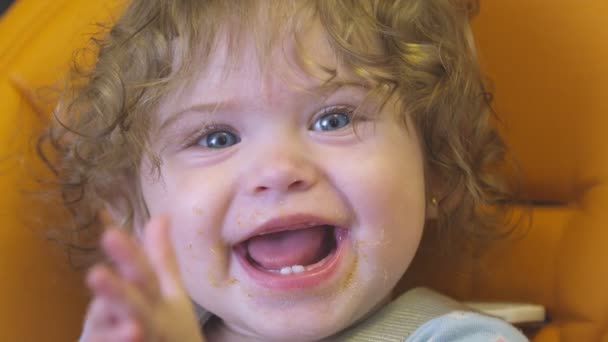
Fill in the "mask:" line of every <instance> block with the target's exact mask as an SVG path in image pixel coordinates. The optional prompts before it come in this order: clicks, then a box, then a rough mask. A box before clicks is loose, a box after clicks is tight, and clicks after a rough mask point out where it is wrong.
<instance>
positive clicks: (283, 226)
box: [235, 213, 338, 245]
mask: <svg viewBox="0 0 608 342" xmlns="http://www.w3.org/2000/svg"><path fill="white" fill-rule="evenodd" d="M327 225H329V226H334V227H337V226H338V223H337V222H335V221H334V220H331V219H328V218H326V217H321V216H319V215H312V214H304V213H298V214H291V215H284V216H278V217H274V218H271V219H269V220H267V221H265V222H263V223H262V224H260V225H259V226H257V227H255V229H253V230H251V231H250V232H249V233H248V234H247V235H245V236H244V237H242V238H241V239H239V241H238V242H237V243H236V244H235V245H238V244H240V243H243V242H245V241H247V240H249V239H251V238H252V237H255V236H259V235H264V234H270V233H274V232H282V231H287V230H296V229H302V228H309V227H315V226H327Z"/></svg>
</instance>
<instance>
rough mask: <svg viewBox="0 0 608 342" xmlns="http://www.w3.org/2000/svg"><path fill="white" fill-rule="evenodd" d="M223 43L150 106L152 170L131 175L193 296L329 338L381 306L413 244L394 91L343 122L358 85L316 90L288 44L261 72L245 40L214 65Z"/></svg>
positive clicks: (273, 327) (250, 323)
mask: <svg viewBox="0 0 608 342" xmlns="http://www.w3.org/2000/svg"><path fill="white" fill-rule="evenodd" d="M304 37H306V39H307V40H305V41H304V42H303V44H304V47H305V48H306V49H307V50H308V51H309V52H310V53H311V55H312V56H314V57H315V58H317V62H319V63H321V64H322V65H332V63H334V64H335V62H334V61H333V59H332V58H331V56H332V55H331V53H330V51H329V48H328V47H327V46H326V45H325V43H324V40H323V35H322V34H321V33H320V31H319V30H318V31H314V32H310V33H309V34H307V35H304ZM226 53H227V52H226V51H225V44H222V43H220V44H219V46H218V47H217V49H216V50H215V52H214V54H213V55H212V56H211V60H210V61H209V64H208V65H207V66H206V67H205V69H204V70H203V71H202V72H201V74H200V75H197V81H196V82H195V83H194V85H193V86H192V87H190V88H188V89H185V90H184V91H181V92H179V93H178V94H175V95H172V96H169V97H168V98H167V99H166V100H165V101H164V102H163V103H162V104H161V108H160V111H159V113H158V117H157V120H158V126H157V127H155V128H154V129H155V131H154V132H153V135H152V137H153V139H152V140H153V141H152V144H153V145H152V148H153V150H154V151H155V152H156V153H158V154H159V156H160V157H161V158H162V166H161V173H162V175H161V178H160V179H157V178H155V177H153V176H149V175H150V173H149V172H147V170H144V171H143V172H142V176H141V182H142V189H143V195H144V198H145V200H146V204H147V205H148V208H149V210H150V213H151V214H152V215H156V214H161V213H166V214H168V215H169V216H170V218H171V223H172V238H173V242H174V244H175V249H176V251H177V257H178V261H179V264H180V267H181V271H182V276H183V280H184V282H185V285H186V287H187V289H188V291H189V293H190V295H191V297H192V298H193V300H194V301H196V302H197V303H198V304H200V305H202V306H203V307H205V308H206V309H208V310H210V311H211V312H213V313H214V314H216V315H218V316H219V317H221V318H222V319H223V320H224V323H225V324H226V326H227V327H228V328H230V329H232V330H233V331H238V332H239V333H241V334H245V335H251V336H258V337H260V338H261V339H262V340H272V339H275V340H287V339H288V338H291V339H294V340H299V339H301V340H311V339H320V338H323V337H326V336H329V335H331V334H334V333H336V332H338V331H340V330H342V329H344V328H346V327H347V326H349V325H351V324H353V323H354V322H355V321H357V320H358V319H360V318H362V316H363V315H365V314H366V313H369V312H370V311H371V310H373V309H374V308H376V307H377V306H378V305H380V304H381V303H382V302H383V300H385V299H386V298H387V296H388V295H389V294H390V291H391V289H392V288H393V286H394V285H395V283H396V282H397V281H398V279H399V278H400V277H401V276H402V274H403V273H404V271H405V270H406V269H407V267H408V265H409V264H410V261H411V259H412V257H413V255H414V253H415V251H416V248H417V246H418V243H419V240H420V236H421V232H422V227H423V223H424V219H425V198H424V181H423V161H422V155H421V148H420V145H419V140H418V137H417V136H416V132H415V129H413V125H410V126H409V129H407V130H406V129H405V127H404V125H403V124H401V123H399V118H398V117H399V116H398V112H399V111H400V110H401V109H400V108H399V105H398V104H397V101H395V99H391V100H390V101H389V102H388V103H387V105H386V106H384V107H383V109H382V111H381V112H380V113H379V114H378V113H369V112H366V108H367V110H374V111H376V110H377V109H375V108H373V106H369V107H363V108H362V109H361V111H362V113H361V116H362V117H363V118H362V120H361V121H359V122H357V124H356V125H357V130H356V132H355V131H353V129H352V128H353V120H352V117H351V116H350V113H351V112H352V110H353V109H354V108H355V107H357V106H358V105H360V104H361V103H362V101H363V99H364V97H365V95H366V91H365V89H363V88H362V87H359V86H353V85H348V86H347V85H345V86H341V87H336V88H335V89H332V90H328V91H326V90H324V91H318V89H316V87H318V86H319V84H320V82H319V81H318V79H316V78H313V77H310V76H309V75H308V74H307V73H305V72H303V71H302V70H296V69H294V65H295V61H294V60H289V58H290V56H289V51H287V52H286V53H285V54H284V53H277V54H276V58H274V59H273V60H272V62H271V63H270V65H271V66H272V67H271V68H270V70H269V71H268V72H267V73H265V74H262V73H261V72H260V70H259V68H258V67H257V66H258V63H257V62H256V60H255V58H256V57H255V51H254V48H253V46H250V47H246V46H245V47H243V48H242V50H241V51H238V52H235V51H231V52H230V53H239V54H240V55H239V57H238V58H239V59H238V61H239V62H238V63H237V67H236V68H233V69H230V70H229V72H228V73H227V74H224V73H223V72H224V71H225V68H224V64H223V63H224V60H225V59H224V57H225V55H226ZM224 75H225V77H224ZM339 76H340V77H341V78H342V79H344V80H348V79H349V76H348V73H347V72H343V70H340V75H339ZM304 89H307V90H311V91H304ZM315 89H316V90H315ZM176 113H177V114H176ZM366 116H367V118H365V117H366ZM144 165H146V164H144Z"/></svg>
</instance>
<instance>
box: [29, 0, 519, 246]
mask: <svg viewBox="0 0 608 342" xmlns="http://www.w3.org/2000/svg"><path fill="white" fill-rule="evenodd" d="M269 3H270V2H261V1H236V0H234V1H230V0H207V1H187V0H175V1H164V0H135V1H133V2H132V3H131V4H130V5H129V6H128V8H127V9H126V11H125V12H124V14H123V15H122V17H121V18H120V19H119V20H118V21H117V22H116V23H115V24H114V25H113V26H112V27H111V29H110V30H109V32H107V33H105V34H104V36H103V38H100V39H94V40H93V41H92V42H93V44H94V46H95V51H97V53H96V54H97V61H96V63H95V65H94V67H92V68H84V69H83V68H82V67H74V69H73V70H74V73H73V76H72V77H71V84H70V86H69V88H68V89H69V90H70V91H69V92H66V93H65V96H64V98H63V99H62V100H61V101H60V106H58V107H57V111H56V113H55V115H54V119H53V120H52V123H51V125H50V128H49V130H48V132H47V134H46V135H45V136H44V137H43V138H42V139H41V140H40V145H41V146H43V145H44V146H46V148H45V147H41V148H40V151H41V155H42V156H43V158H44V159H45V160H46V161H47V162H48V165H49V166H50V167H51V168H52V169H53V170H54V172H55V174H56V177H57V180H58V182H59V184H60V185H61V193H62V198H63V205H64V206H65V207H66V208H67V209H68V210H69V213H70V216H71V220H70V223H69V224H70V226H69V227H68V229H67V230H65V231H66V234H65V235H64V241H66V242H67V243H68V245H69V246H71V247H72V250H73V251H85V252H94V251H96V242H95V241H96V240H95V238H96V237H97V236H98V234H99V232H100V231H101V226H102V222H101V221H100V219H99V212H100V211H101V210H102V209H103V207H104V205H105V204H106V203H108V202H111V201H122V202H123V203H126V204H128V205H130V208H131V210H130V211H131V213H132V212H133V211H135V210H145V208H142V207H141V203H142V202H143V201H141V197H140V192H139V189H138V185H137V184H136V183H137V182H134V181H133V179H136V177H135V176H136V175H137V174H138V173H139V172H141V171H142V170H141V161H142V158H143V157H144V156H146V155H150V156H151V157H152V160H154V161H155V163H156V166H158V165H159V164H160V161H159V160H158V159H156V158H154V156H152V155H151V153H150V151H149V150H148V149H147V146H148V136H147V132H148V128H149V127H150V125H151V120H152V118H151V117H150V115H148V113H151V112H153V111H154V108H155V107H156V106H157V105H158V101H159V99H161V98H162V96H163V94H166V93H167V91H168V90H169V89H170V88H172V87H179V86H180V84H183V83H184V80H188V75H190V74H191V73H192V72H191V71H192V70H194V69H196V68H203V67H204V66H205V63H206V61H207V60H208V56H209V54H210V53H211V52H212V49H213V46H214V42H215V41H216V39H217V38H218V36H219V35H220V34H221V33H224V32H229V35H230V44H233V48H236V49H238V46H239V39H242V38H239V37H242V35H243V33H244V32H253V35H254V37H255V38H256V44H257V48H258V53H259V54H260V55H262V57H263V56H264V54H265V53H267V52H266V51H268V50H269V49H268V47H270V46H271V45H273V44H275V43H276V40H277V39H279V36H280V35H281V33H282V34H283V36H284V35H285V34H289V32H291V33H294V34H296V36H297V33H298V27H300V28H301V26H299V25H301V24H302V22H304V21H305V20H297V18H298V17H302V16H303V15H304V14H303V13H306V15H308V16H310V17H308V18H309V19H310V18H311V17H312V18H314V19H316V20H318V21H319V22H320V23H321V24H322V26H323V28H324V29H325V31H326V33H327V38H328V41H329V45H330V47H331V49H332V50H333V52H334V53H335V55H336V56H337V58H338V61H339V63H340V65H342V66H345V67H346V68H348V69H349V70H351V71H352V72H353V73H354V74H356V75H357V76H359V77H361V79H362V80H366V81H373V84H375V85H377V87H376V89H389V90H390V91H391V92H393V93H396V94H398V95H399V97H400V99H401V101H402V102H403V104H404V105H405V106H404V108H406V110H405V111H404V113H402V115H403V122H405V116H406V115H409V116H410V117H411V119H412V122H413V124H414V126H415V129H417V130H418V132H419V133H420V136H421V139H422V148H423V154H424V156H425V165H426V178H427V183H428V185H427V189H428V191H436V192H437V193H435V194H434V195H435V196H436V197H437V198H438V200H439V206H438V209H439V217H438V219H437V222H436V225H437V227H439V228H440V229H441V230H442V232H444V233H445V234H448V235H450V236H453V235H454V234H456V235H459V236H463V235H464V236H473V237H483V236H486V237H487V236H495V235H496V232H497V229H496V228H497V227H499V226H500V225H501V224H502V222H504V221H503V220H502V218H503V217H504V215H503V214H504V211H503V210H502V209H504V207H503V204H504V203H505V201H507V200H509V199H510V193H509V192H508V191H507V190H505V187H504V186H503V184H502V183H501V182H500V179H498V178H497V177H496V174H497V173H496V172H495V166H496V165H497V164H498V163H500V162H501V161H502V159H503V158H504V152H505V147H504V144H503V142H502V140H501V138H500V137H499V135H498V134H497V131H496V130H495V127H493V126H492V124H491V117H492V111H491V109H490V105H489V103H490V96H489V93H488V92H487V90H486V88H485V86H484V79H483V75H482V73H481V71H480V69H479V66H478V63H477V60H476V55H475V48H474V44H473V40H472V37H471V34H470V29H469V26H468V25H469V24H468V21H469V16H470V15H471V14H472V13H476V11H477V10H478V2H477V1H449V0H403V1H399V0H395V1H385V0H375V1H374V0H370V1H360V0H332V1H327V0H306V1H276V2H273V3H272V4H269ZM261 6H265V7H264V8H265V11H260V10H259V8H260V7H261ZM256 9H257V10H256ZM251 13H257V14H259V15H251ZM260 13H264V14H260ZM269 15H270V16H271V19H272V20H269V18H261V17H262V16H269ZM289 29H291V30H292V31H289ZM288 31H289V32H288ZM276 32H279V33H276ZM370 39H373V40H374V42H375V43H376V44H379V45H380V47H381V49H380V51H370V49H369V48H368V47H369V45H368V44H369V41H370ZM176 47H178V48H176ZM229 51H230V50H229ZM301 53H302V54H303V55H305V54H306V51H301ZM260 60H264V59H263V58H261V59H260ZM327 72H328V73H329V74H331V73H332V70H327ZM333 72H335V70H333ZM48 147H50V149H49V148H48ZM128 180H131V181H130V182H129V181H128ZM431 189H432V190H431ZM134 194H135V195H134ZM128 216H129V217H131V218H132V215H128ZM126 223H127V226H128V224H129V222H126Z"/></svg>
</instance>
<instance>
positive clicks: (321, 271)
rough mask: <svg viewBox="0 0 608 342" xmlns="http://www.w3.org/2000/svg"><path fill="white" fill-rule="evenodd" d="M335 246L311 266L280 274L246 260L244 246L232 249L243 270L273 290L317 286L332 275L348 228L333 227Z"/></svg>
mask: <svg viewBox="0 0 608 342" xmlns="http://www.w3.org/2000/svg"><path fill="white" fill-rule="evenodd" d="M335 229H336V231H335V238H336V248H335V249H334V250H333V251H332V252H331V253H330V254H329V255H328V256H326V257H325V259H323V260H321V261H319V262H318V263H317V264H315V265H314V267H312V269H311V270H305V271H303V272H300V273H291V274H288V275H282V274H279V273H272V272H268V271H264V270H262V269H259V268H258V267H256V266H254V265H252V264H251V262H250V261H249V260H247V251H246V250H245V247H244V246H240V247H238V248H235V249H234V252H235V255H236V258H237V259H238V260H239V263H240V264H241V266H242V267H243V269H244V270H245V272H246V273H247V274H248V275H249V276H250V277H251V278H252V279H253V280H254V281H255V282H257V283H258V284H259V285H261V286H263V287H265V288H269V289H274V290H293V289H310V288H314V287H317V286H319V285H320V284H322V283H323V282H325V281H327V280H328V279H330V278H331V277H332V275H334V274H335V273H336V271H337V269H338V266H339V264H340V260H342V256H343V255H344V250H345V246H346V245H347V244H346V241H347V239H348V230H346V229H343V228H335Z"/></svg>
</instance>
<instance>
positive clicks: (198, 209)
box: [192, 206, 205, 216]
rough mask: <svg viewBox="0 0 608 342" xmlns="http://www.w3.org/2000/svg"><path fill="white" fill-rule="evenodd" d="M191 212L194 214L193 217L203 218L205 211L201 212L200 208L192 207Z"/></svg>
mask: <svg viewBox="0 0 608 342" xmlns="http://www.w3.org/2000/svg"><path fill="white" fill-rule="evenodd" d="M192 211H193V212H194V214H195V215H197V216H203V215H204V214H205V211H204V210H203V208H201V207H196V206H195V207H194V208H192Z"/></svg>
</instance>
